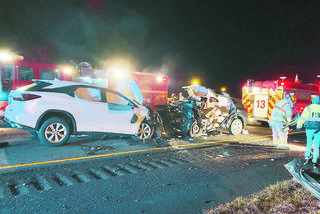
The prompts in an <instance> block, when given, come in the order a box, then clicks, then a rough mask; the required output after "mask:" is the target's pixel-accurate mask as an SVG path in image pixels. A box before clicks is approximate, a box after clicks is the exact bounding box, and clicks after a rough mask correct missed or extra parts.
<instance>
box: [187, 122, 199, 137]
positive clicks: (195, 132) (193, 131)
mask: <svg viewBox="0 0 320 214" xmlns="http://www.w3.org/2000/svg"><path fill="white" fill-rule="evenodd" d="M189 134H190V137H200V136H201V135H202V129H201V127H200V126H199V124H198V123H197V122H194V123H193V124H192V125H191V128H190V131H189Z"/></svg>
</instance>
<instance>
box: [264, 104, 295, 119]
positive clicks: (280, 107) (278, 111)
mask: <svg viewBox="0 0 320 214" xmlns="http://www.w3.org/2000/svg"><path fill="white" fill-rule="evenodd" d="M291 110H292V102H291V101H290V100H288V99H283V100H279V101H278V102H277V103H276V104H275V106H274V107H273V109H272V112H271V116H270V118H269V122H270V123H272V122H287V123H288V122H290V121H291V117H292V111H291Z"/></svg>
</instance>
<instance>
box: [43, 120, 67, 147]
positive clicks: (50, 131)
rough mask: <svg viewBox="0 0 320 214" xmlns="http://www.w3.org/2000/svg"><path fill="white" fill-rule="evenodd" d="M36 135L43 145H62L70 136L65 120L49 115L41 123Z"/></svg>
mask: <svg viewBox="0 0 320 214" xmlns="http://www.w3.org/2000/svg"><path fill="white" fill-rule="evenodd" d="M38 137H39V139H40V142H41V143H42V144H44V145H48V146H62V145H63V144H65V143H67V141H68V140H69V138H70V127H69V125H68V123H67V122H66V121H65V120H63V119H61V118H59V117H51V118H48V119H47V120H46V121H44V122H43V123H42V125H41V127H40V129H39V132H38Z"/></svg>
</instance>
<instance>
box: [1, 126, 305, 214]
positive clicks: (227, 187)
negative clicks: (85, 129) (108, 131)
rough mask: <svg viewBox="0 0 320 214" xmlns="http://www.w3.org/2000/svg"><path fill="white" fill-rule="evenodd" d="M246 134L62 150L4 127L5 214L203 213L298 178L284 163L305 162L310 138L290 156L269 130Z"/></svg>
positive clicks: (83, 144) (294, 143) (110, 141)
mask: <svg viewBox="0 0 320 214" xmlns="http://www.w3.org/2000/svg"><path fill="white" fill-rule="evenodd" d="M247 129H248V131H249V134H247V135H240V136H229V135H225V134H223V135H217V136H203V137H201V138H199V139H163V140H158V141H152V140H151V141H146V142H141V141H139V140H136V139H135V138H130V137H115V136H113V137H110V136H109V137H105V138H101V137H93V138H92V137H87V136H81V137H77V138H76V137H73V138H72V141H71V143H70V144H68V145H66V146H63V147H58V148H55V147H47V146H42V145H40V143H39V141H38V139H37V138H36V137H35V136H33V135H31V134H29V133H27V132H25V131H17V130H13V129H11V128H8V127H5V125H4V124H2V126H1V124H0V142H1V141H8V142H9V145H8V146H7V147H4V148H1V149H0V150H1V151H0V152H1V153H0V158H1V161H0V174H1V175H0V180H1V183H0V203H1V206H0V211H1V213H201V212H202V211H203V210H204V209H208V208H210V207H214V206H217V205H218V204H220V203H223V202H226V201H230V200H232V199H233V198H235V197H236V196H238V195H243V196H249V195H250V194H252V193H255V192H258V191H260V190H262V189H264V188H265V187H266V186H269V185H271V184H275V183H277V182H279V181H282V180H285V179H291V176H290V175H289V173H288V172H287V171H286V170H285V168H284V166H283V165H284V164H286V163H288V162H290V161H291V160H293V159H295V158H297V157H298V158H299V157H301V158H302V157H303V155H304V150H305V143H304V139H305V136H304V134H303V133H302V134H298V135H297V134H295V133H292V134H291V135H290V137H289V145H290V146H289V147H290V149H289V150H283V149H275V148H273V147H272V146H271V131H270V129H269V128H268V127H260V126H248V128H247ZM4 136H5V137H4Z"/></svg>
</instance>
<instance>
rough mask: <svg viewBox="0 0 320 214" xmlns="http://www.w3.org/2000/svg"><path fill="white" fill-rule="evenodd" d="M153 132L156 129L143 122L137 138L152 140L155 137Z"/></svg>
mask: <svg viewBox="0 0 320 214" xmlns="http://www.w3.org/2000/svg"><path fill="white" fill-rule="evenodd" d="M153 131H154V128H153V127H152V126H151V125H150V124H148V123H147V122H145V121H143V122H142V123H141V124H140V127H139V130H138V134H137V137H138V138H139V139H140V140H147V139H150V138H151V137H152V135H153Z"/></svg>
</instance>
